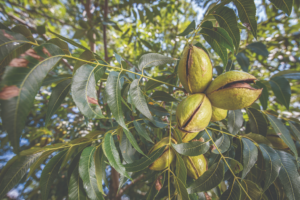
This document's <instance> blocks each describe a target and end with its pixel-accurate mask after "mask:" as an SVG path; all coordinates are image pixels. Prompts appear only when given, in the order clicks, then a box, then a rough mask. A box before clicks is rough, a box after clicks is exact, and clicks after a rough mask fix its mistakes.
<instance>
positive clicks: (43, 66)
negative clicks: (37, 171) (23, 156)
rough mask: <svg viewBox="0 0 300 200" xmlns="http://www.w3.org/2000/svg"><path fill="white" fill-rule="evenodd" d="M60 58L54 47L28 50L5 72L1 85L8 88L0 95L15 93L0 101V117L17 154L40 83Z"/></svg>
mask: <svg viewBox="0 0 300 200" xmlns="http://www.w3.org/2000/svg"><path fill="white" fill-rule="evenodd" d="M63 55H64V53H63V52H62V50H61V49H59V48H58V47H57V46H55V45H53V44H42V45H41V46H38V47H35V48H34V49H29V50H28V51H26V53H25V55H24V56H22V57H21V58H15V59H13V60H12V61H11V62H10V66H9V67H7V68H6V70H5V74H4V76H3V84H5V85H7V87H5V88H3V90H2V91H4V90H6V89H8V90H11V89H14V91H15V93H13V95H11V96H9V97H10V98H7V100H2V101H1V106H2V109H1V114H2V120H3V125H4V130H6V131H7V133H8V135H9V138H10V142H11V145H12V146H13V147H14V152H18V149H19V138H20V136H21V133H22V130H23V128H24V126H25V121H26V120H27V115H28V114H29V112H30V109H31V107H32V106H33V103H34V99H35V95H36V94H37V92H38V90H39V89H40V86H41V85H42V82H43V79H44V78H45V77H46V75H47V74H48V72H49V71H50V70H51V69H52V68H53V67H54V66H55V65H56V64H57V63H58V62H59V61H60V59H61V58H62V57H63ZM22 66H23V67H22Z"/></svg>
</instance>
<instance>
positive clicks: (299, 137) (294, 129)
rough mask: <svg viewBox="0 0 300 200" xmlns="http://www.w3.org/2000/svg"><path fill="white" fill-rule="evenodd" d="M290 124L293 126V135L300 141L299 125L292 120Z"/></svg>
mask: <svg viewBox="0 0 300 200" xmlns="http://www.w3.org/2000/svg"><path fill="white" fill-rule="evenodd" d="M289 124H290V127H291V129H292V133H293V136H294V137H295V138H297V140H298V141H300V131H299V127H297V126H296V125H294V124H293V122H292V121H289Z"/></svg>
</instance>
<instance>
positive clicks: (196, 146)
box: [172, 141, 209, 156]
mask: <svg viewBox="0 0 300 200" xmlns="http://www.w3.org/2000/svg"><path fill="white" fill-rule="evenodd" d="M172 147H173V148H174V149H175V150H176V151H177V152H178V153H180V154H182V155H185V156H198V155H201V154H205V153H206V152H207V151H208V149H209V142H200V141H194V142H188V143H181V144H172Z"/></svg>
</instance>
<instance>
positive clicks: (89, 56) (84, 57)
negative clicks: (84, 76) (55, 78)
mask: <svg viewBox="0 0 300 200" xmlns="http://www.w3.org/2000/svg"><path fill="white" fill-rule="evenodd" d="M79 59H80V60H78V61H76V63H75V65H74V69H73V74H75V73H76V71H77V69H78V68H79V67H81V66H82V65H84V64H88V63H86V61H90V62H92V61H96V58H95V55H94V54H93V52H91V51H89V50H85V51H84V52H83V53H82V54H80V56H79Z"/></svg>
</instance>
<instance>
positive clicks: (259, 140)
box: [244, 133, 273, 148]
mask: <svg viewBox="0 0 300 200" xmlns="http://www.w3.org/2000/svg"><path fill="white" fill-rule="evenodd" d="M244 137H245V138H250V139H251V140H253V141H255V142H256V143H258V144H266V145H268V146H269V147H272V148H273V146H272V143H271V142H270V141H269V140H268V139H267V138H266V137H264V136H262V135H259V134H255V133H248V134H246V135H245V136H244Z"/></svg>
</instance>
